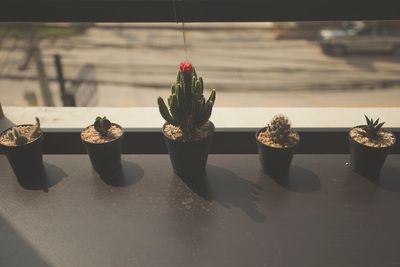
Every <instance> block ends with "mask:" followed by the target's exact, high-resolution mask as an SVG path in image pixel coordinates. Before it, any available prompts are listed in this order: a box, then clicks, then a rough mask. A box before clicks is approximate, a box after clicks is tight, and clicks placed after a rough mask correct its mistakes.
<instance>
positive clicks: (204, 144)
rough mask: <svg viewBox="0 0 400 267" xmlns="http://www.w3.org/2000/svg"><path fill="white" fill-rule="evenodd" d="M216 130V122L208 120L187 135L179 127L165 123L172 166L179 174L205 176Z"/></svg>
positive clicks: (166, 139)
mask: <svg viewBox="0 0 400 267" xmlns="http://www.w3.org/2000/svg"><path fill="white" fill-rule="evenodd" d="M214 130H215V127H214V124H213V123H212V122H207V123H205V124H204V125H203V126H202V127H200V128H199V129H198V130H197V131H195V132H194V133H193V134H191V135H187V134H186V135H185V134H184V133H183V132H182V130H181V129H180V128H179V127H176V126H174V125H171V124H167V123H166V124H164V127H163V133H164V139H165V142H166V145H167V149H168V152H169V155H170V158H171V163H172V166H173V168H174V171H175V173H176V174H177V175H178V176H180V177H182V178H191V177H202V176H204V174H205V168H206V165H207V158H208V152H209V148H210V145H211V142H212V137H213V134H214Z"/></svg>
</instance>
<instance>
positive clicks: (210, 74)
mask: <svg viewBox="0 0 400 267" xmlns="http://www.w3.org/2000/svg"><path fill="white" fill-rule="evenodd" d="M180 29H181V26H180V25H177V24H162V25H160V24H97V25H96V27H92V28H90V29H89V30H88V31H87V32H86V33H85V34H83V35H77V36H73V37H67V38H55V39H46V40H43V41H42V42H41V48H42V53H43V55H44V61H45V63H46V70H47V73H48V75H49V77H50V79H51V80H52V82H51V84H50V87H51V90H52V92H53V97H54V98H55V102H56V103H57V104H58V105H60V100H59V95H58V85H57V83H55V82H54V78H55V71H54V67H53V58H52V55H53V54H56V53H58V54H61V55H62V57H63V63H64V65H65V69H64V71H65V76H66V77H67V78H69V79H72V78H74V77H75V76H76V75H77V72H78V69H79V68H80V67H81V66H83V65H84V64H86V63H92V64H94V65H95V66H96V70H97V80H98V82H99V102H98V105H100V106H155V103H156V97H157V96H159V95H161V96H167V94H168V93H169V87H170V84H171V83H173V82H174V80H175V77H176V71H177V66H178V64H179V61H180V60H182V59H184V57H185V53H184V46H183V41H182V32H181V30H180ZM186 34H187V41H188V58H189V60H190V61H192V62H193V63H194V65H195V66H196V69H197V72H198V74H200V75H201V76H203V78H204V80H205V87H206V88H209V89H211V88H216V89H217V92H218V93H217V98H218V99H217V106H399V105H400V100H399V99H400V75H399V74H400V58H395V57H393V56H391V55H348V56H344V57H330V56H327V55H324V54H323V53H321V51H320V49H319V46H318V43H317V42H315V41H307V40H301V39H297V40H275V38H274V35H273V33H272V31H271V28H270V24H268V23H251V24H243V23H240V24H233V25H232V24H208V25H205V24H189V25H186ZM25 50H26V42H24V40H15V39H6V40H3V42H2V46H1V47H0V64H1V65H0V101H1V102H2V103H3V105H28V104H38V105H41V104H42V103H43V102H42V100H41V98H40V93H39V92H40V91H39V89H38V82H37V80H36V71H35V69H34V65H33V64H30V66H29V68H28V70H26V71H20V70H18V67H19V66H20V65H21V63H22V62H23V58H24V54H25ZM29 92H33V93H34V94H36V95H37V98H36V100H35V98H34V97H33V94H32V93H31V94H29ZM24 94H25V95H26V96H25V97H24ZM27 99H29V101H27Z"/></svg>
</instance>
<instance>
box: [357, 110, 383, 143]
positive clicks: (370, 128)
mask: <svg viewBox="0 0 400 267" xmlns="http://www.w3.org/2000/svg"><path fill="white" fill-rule="evenodd" d="M364 117H365V119H366V121H367V125H363V126H361V128H362V129H364V131H365V132H363V133H362V134H363V135H364V136H365V137H367V138H369V139H377V138H379V135H378V133H379V131H380V129H381V128H382V126H383V125H384V124H385V123H384V122H381V123H379V118H378V119H377V120H376V121H374V120H373V119H372V117H371V118H368V117H367V115H365V114H364Z"/></svg>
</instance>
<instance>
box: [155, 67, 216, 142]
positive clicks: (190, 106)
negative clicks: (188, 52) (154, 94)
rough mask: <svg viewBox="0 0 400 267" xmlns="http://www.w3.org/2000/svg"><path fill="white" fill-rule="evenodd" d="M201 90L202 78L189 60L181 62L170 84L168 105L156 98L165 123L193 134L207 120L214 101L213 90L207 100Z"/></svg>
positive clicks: (214, 93) (202, 88) (187, 133)
mask: <svg viewBox="0 0 400 267" xmlns="http://www.w3.org/2000/svg"><path fill="white" fill-rule="evenodd" d="M203 92H204V82H203V79H202V78H201V77H198V76H197V73H196V70H195V68H194V67H193V65H192V64H191V63H190V62H186V61H184V62H182V63H181V64H180V66H179V71H178V75H177V78H176V83H174V84H172V86H171V94H170V96H169V97H168V101H167V104H168V105H167V104H166V103H165V102H164V100H163V99H162V98H161V97H159V98H158V100H157V102H158V108H159V111H160V114H161V116H162V117H163V118H164V119H165V120H166V121H167V123H169V124H172V125H174V126H176V127H179V128H180V129H181V131H182V132H183V134H185V135H190V134H193V133H194V132H195V131H196V130H198V129H200V128H201V126H203V125H204V124H205V123H206V122H208V121H209V119H210V116H211V113H212V108H213V106H214V103H215V97H216V92H215V90H212V91H211V94H210V96H209V97H208V99H207V100H206V99H205V97H204V94H203Z"/></svg>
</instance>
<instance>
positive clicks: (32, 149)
mask: <svg viewBox="0 0 400 267" xmlns="http://www.w3.org/2000/svg"><path fill="white" fill-rule="evenodd" d="M33 127H34V125H30V124H29V125H18V126H14V127H11V128H9V129H7V130H5V131H4V132H2V133H1V135H0V147H1V149H2V151H3V152H4V154H6V156H7V159H8V161H9V162H10V165H11V167H12V169H13V171H14V173H15V174H16V175H17V176H29V175H32V174H39V173H41V172H43V133H42V132H40V134H39V135H38V136H37V137H32V136H31V132H32V130H33ZM13 128H17V129H18V131H19V133H20V135H21V136H24V137H25V138H26V139H27V143H26V144H23V145H16V144H15V142H14V140H13V139H12V138H11V137H10V133H11V132H12V129H13Z"/></svg>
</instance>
